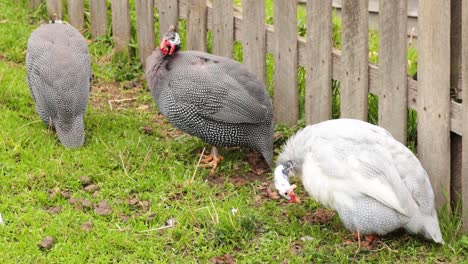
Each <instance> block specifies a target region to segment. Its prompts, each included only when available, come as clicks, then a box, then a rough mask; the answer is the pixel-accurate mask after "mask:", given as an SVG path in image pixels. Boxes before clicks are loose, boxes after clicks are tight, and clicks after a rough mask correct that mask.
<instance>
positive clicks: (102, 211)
mask: <svg viewBox="0 0 468 264" xmlns="http://www.w3.org/2000/svg"><path fill="white" fill-rule="evenodd" d="M94 212H95V213H96V214H98V215H102V216H105V215H110V214H112V208H111V207H110V206H109V205H108V204H107V202H106V201H100V202H99V203H98V204H97V205H95V206H94Z"/></svg>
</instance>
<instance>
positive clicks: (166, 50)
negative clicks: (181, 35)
mask: <svg viewBox="0 0 468 264" xmlns="http://www.w3.org/2000/svg"><path fill="white" fill-rule="evenodd" d="M159 49H160V50H161V52H162V53H163V54H164V55H172V53H174V50H175V45H174V44H173V43H171V42H170V41H169V40H167V39H166V38H163V39H162V40H161V43H159Z"/></svg>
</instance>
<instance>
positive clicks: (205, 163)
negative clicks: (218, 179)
mask: <svg viewBox="0 0 468 264" xmlns="http://www.w3.org/2000/svg"><path fill="white" fill-rule="evenodd" d="M221 160H223V157H222V156H221V155H219V153H218V150H217V149H216V148H212V149H211V153H210V154H209V155H203V156H202V160H201V161H200V165H199V166H200V167H202V168H206V169H208V168H211V170H210V176H214V175H215V171H216V168H217V167H218V164H219V162H220V161H221Z"/></svg>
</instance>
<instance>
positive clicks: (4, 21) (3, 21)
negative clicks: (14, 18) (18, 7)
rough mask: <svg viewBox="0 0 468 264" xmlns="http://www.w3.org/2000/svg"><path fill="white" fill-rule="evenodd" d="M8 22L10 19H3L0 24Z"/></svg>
mask: <svg viewBox="0 0 468 264" xmlns="http://www.w3.org/2000/svg"><path fill="white" fill-rule="evenodd" d="M6 23H8V19H2V20H0V24H6Z"/></svg>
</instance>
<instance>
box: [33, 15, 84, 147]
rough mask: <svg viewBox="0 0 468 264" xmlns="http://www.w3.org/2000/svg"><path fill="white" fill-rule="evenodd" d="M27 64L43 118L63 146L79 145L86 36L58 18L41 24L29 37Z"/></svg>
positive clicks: (81, 123)
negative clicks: (53, 129)
mask: <svg viewBox="0 0 468 264" xmlns="http://www.w3.org/2000/svg"><path fill="white" fill-rule="evenodd" d="M26 67H27V74H28V84H29V88H30V90H31V94H32V97H33V99H34V102H35V103H36V110H37V113H38V114H39V116H40V117H41V119H42V121H44V122H45V123H46V124H47V125H49V126H50V127H53V128H55V131H56V133H57V136H58V138H59V140H60V142H61V143H62V144H63V145H64V146H66V147H80V146H82V145H83V143H84V134H85V133H84V122H83V117H84V114H85V112H86V106H87V103H88V96H89V91H90V79H91V63H90V58H89V52H88V45H87V43H86V40H85V39H84V38H83V36H82V35H81V34H80V32H78V30H76V29H75V28H73V27H72V26H70V25H68V24H65V23H63V22H61V21H56V20H52V21H51V23H49V24H43V25H41V26H40V27H39V28H37V29H36V30H35V31H34V32H33V33H32V34H31V36H30V37H29V40H28V50H27V53H26Z"/></svg>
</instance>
